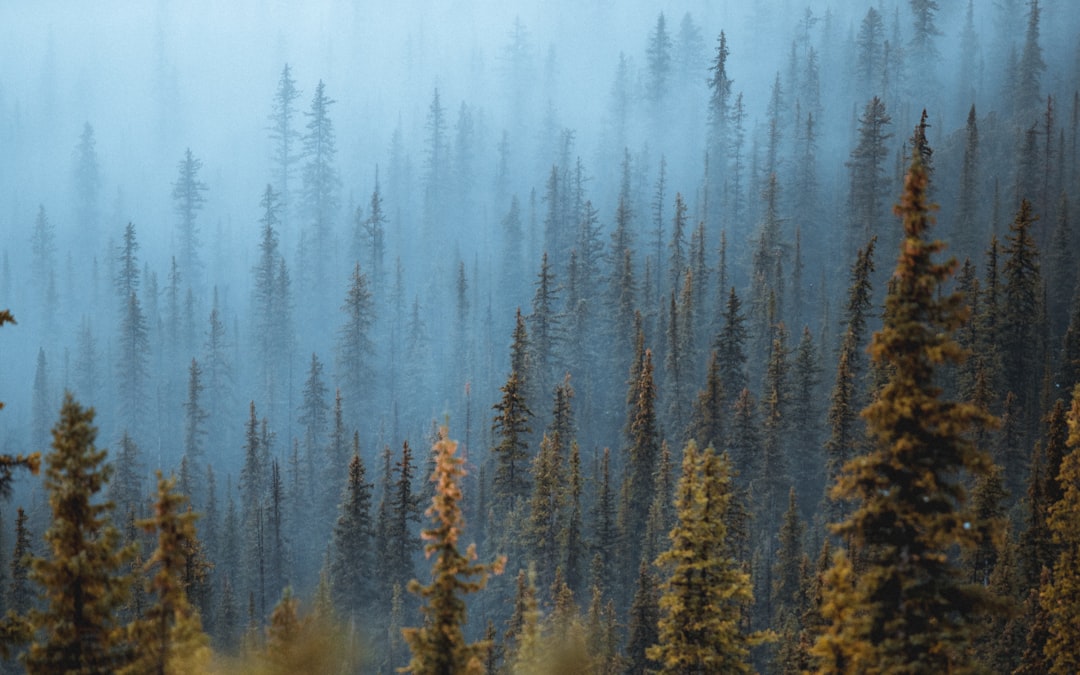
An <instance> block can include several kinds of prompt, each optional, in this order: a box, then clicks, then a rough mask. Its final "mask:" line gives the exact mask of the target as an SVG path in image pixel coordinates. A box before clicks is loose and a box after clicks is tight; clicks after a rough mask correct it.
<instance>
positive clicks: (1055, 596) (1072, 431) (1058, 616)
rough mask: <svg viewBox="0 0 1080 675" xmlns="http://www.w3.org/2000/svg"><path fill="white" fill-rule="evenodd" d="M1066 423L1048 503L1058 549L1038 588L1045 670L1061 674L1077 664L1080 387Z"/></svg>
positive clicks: (1079, 660)
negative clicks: (1055, 495) (1045, 617)
mask: <svg viewBox="0 0 1080 675" xmlns="http://www.w3.org/2000/svg"><path fill="white" fill-rule="evenodd" d="M1068 423H1069V439H1068V445H1069V453H1068V454H1067V455H1066V456H1065V458H1064V460H1063V461H1062V463H1061V471H1060V473H1059V474H1058V478H1057V482H1058V483H1059V485H1060V486H1061V488H1062V494H1061V496H1060V498H1059V499H1058V500H1057V501H1056V502H1054V503H1053V504H1052V505H1051V506H1050V518H1049V523H1048V524H1049V528H1050V532H1051V533H1052V535H1053V542H1054V543H1055V544H1056V545H1057V546H1058V549H1059V552H1058V555H1057V560H1055V561H1054V567H1053V575H1052V577H1051V582H1050V583H1049V584H1046V585H1043V586H1042V587H1041V588H1040V590H1039V602H1040V604H1041V606H1042V610H1043V611H1044V612H1046V613H1047V614H1049V626H1048V627H1047V629H1048V632H1049V638H1048V639H1047V641H1046V647H1045V654H1046V657H1047V659H1048V661H1049V665H1050V668H1049V672H1050V673H1054V674H1061V675H1065V674H1066V673H1072V672H1076V670H1077V668H1080V651H1078V648H1080V632H1078V631H1080V615H1078V612H1080V541H1078V538H1080V522H1077V519H1078V518H1080V450H1077V448H1080V388H1077V389H1075V390H1074V392H1073V399H1072V407H1071V408H1070V410H1069V415H1068Z"/></svg>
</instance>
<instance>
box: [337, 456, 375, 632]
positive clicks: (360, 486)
mask: <svg viewBox="0 0 1080 675" xmlns="http://www.w3.org/2000/svg"><path fill="white" fill-rule="evenodd" d="M359 450H360V441H359V438H358V437H357V436H356V435H354V437H353V456H352V459H350V460H349V473H348V478H347V482H346V484H345V494H344V495H343V496H342V501H341V506H340V515H339V516H338V519H337V523H335V525H334V545H333V557H332V558H331V561H330V574H331V588H332V589H333V594H334V600H335V603H334V604H335V605H336V606H337V608H338V609H339V610H340V611H341V612H342V613H343V614H344V615H345V616H351V617H353V619H354V620H362V621H364V622H366V619H365V617H364V616H363V614H362V613H363V611H364V610H365V609H366V608H368V607H369V606H370V604H371V597H370V596H371V593H372V590H373V588H372V586H373V581H374V575H373V574H372V572H373V569H372V564H373V556H372V548H371V534H372V527H371V488H372V485H371V484H370V483H367V482H365V478H366V472H365V469H364V462H363V460H362V459H360V453H359Z"/></svg>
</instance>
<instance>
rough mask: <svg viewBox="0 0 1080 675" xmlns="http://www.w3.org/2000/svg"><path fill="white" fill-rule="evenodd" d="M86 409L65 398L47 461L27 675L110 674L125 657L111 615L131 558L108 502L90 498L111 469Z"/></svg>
mask: <svg viewBox="0 0 1080 675" xmlns="http://www.w3.org/2000/svg"><path fill="white" fill-rule="evenodd" d="M93 421H94V411H93V409H84V408H83V407H82V406H81V405H79V404H78V403H77V402H76V401H75V400H74V399H73V398H72V397H71V395H70V394H68V395H66V396H65V397H64V404H63V407H62V408H61V410H60V421H59V422H57V424H56V426H55V427H53V451H52V452H51V453H49V454H48V455H47V457H46V469H45V489H46V491H47V492H48V495H49V506H50V509H51V511H52V524H51V525H50V526H49V529H48V530H46V532H45V541H46V543H47V545H48V549H49V552H48V556H47V557H39V558H34V560H33V563H32V572H31V575H30V578H31V579H32V580H33V581H34V582H35V583H37V584H38V585H39V586H40V587H41V590H42V597H43V600H44V607H43V608H42V609H35V610H31V612H30V614H29V620H30V624H31V626H33V627H35V628H36V629H37V631H36V632H35V636H34V639H33V641H32V642H31V644H30V647H29V650H28V651H27V653H26V660H25V665H26V669H27V672H29V673H57V672H80V673H103V674H104V673H112V672H115V671H116V670H118V669H120V668H122V667H123V666H124V665H126V664H127V663H128V662H129V661H130V660H131V657H132V650H131V645H130V644H129V643H128V641H127V639H126V638H125V636H124V628H123V626H121V625H118V624H117V615H118V613H119V610H120V608H121V607H123V605H124V602H125V601H126V600H127V594H128V587H129V585H130V578H129V577H127V576H126V575H124V574H123V573H122V571H121V570H122V569H123V568H124V567H125V566H126V563H127V561H128V559H129V558H130V555H131V550H130V549H121V548H120V547H119V541H120V534H119V533H118V532H117V531H116V528H114V527H113V526H112V524H111V523H110V522H109V520H108V514H109V511H110V510H111V504H110V503H108V502H103V501H101V500H100V498H98V497H97V495H99V494H100V493H101V491H102V490H103V489H104V487H105V484H106V483H107V482H108V480H109V477H110V476H111V474H112V469H111V467H109V466H108V465H106V464H104V462H105V457H106V454H107V453H106V451H105V449H98V448H97V447H96V446H95V444H94V441H95V439H96V437H97V429H96V428H95V427H94V426H93Z"/></svg>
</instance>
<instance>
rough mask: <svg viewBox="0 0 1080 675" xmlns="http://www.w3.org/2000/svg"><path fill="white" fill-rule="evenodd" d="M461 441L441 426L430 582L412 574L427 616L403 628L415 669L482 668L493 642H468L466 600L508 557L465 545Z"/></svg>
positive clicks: (428, 550)
mask: <svg viewBox="0 0 1080 675" xmlns="http://www.w3.org/2000/svg"><path fill="white" fill-rule="evenodd" d="M456 451H457V443H455V442H454V441H451V440H449V439H448V438H447V435H446V428H445V427H443V428H442V429H440V430H439V439H438V441H436V443H435V446H434V448H433V452H434V455H435V472H434V473H433V474H432V476H431V480H432V482H433V483H435V495H434V497H433V498H432V500H431V506H430V507H429V508H428V510H427V512H426V513H427V516H428V517H429V518H431V520H432V527H431V528H429V529H426V530H424V532H423V537H424V540H425V541H426V542H427V543H426V544H425V545H424V553H425V555H426V556H427V557H428V558H432V557H434V561H433V563H432V570H431V583H430V584H428V585H427V586H421V585H420V582H418V581H416V580H413V581H412V582H410V584H409V590H410V591H412V592H413V593H415V594H417V595H419V596H420V597H421V598H422V599H423V600H424V605H423V606H422V607H421V611H422V612H423V614H424V617H425V622H424V625H423V626H422V627H420V628H406V629H404V630H403V631H402V633H403V634H404V635H405V641H406V642H408V643H409V649H410V650H411V651H412V660H411V661H410V662H409V666H408V668H407V670H406V672H410V673H416V675H449V674H450V673H469V674H479V673H482V672H483V665H482V664H483V662H484V659H485V657H486V655H487V652H488V650H489V649H491V645H490V644H489V643H486V642H478V643H471V644H470V643H468V642H466V639H465V623H466V618H467V614H466V605H465V598H464V596H465V595H467V594H469V593H475V592H477V591H480V590H482V589H483V588H484V586H485V585H486V584H487V579H488V576H489V575H491V574H501V573H502V570H503V565H504V564H505V562H506V560H505V558H497V559H495V560H494V561H493V562H491V563H486V564H483V563H477V562H476V546H475V545H470V546H469V547H468V548H467V549H465V550H464V551H462V550H461V549H460V548H459V545H458V542H459V540H460V538H461V536H462V530H463V528H464V518H463V516H462V512H461V500H462V494H461V479H462V478H464V476H465V470H464V469H463V468H462V466H461V465H462V464H463V460H462V459H461V458H460V457H457V456H456V454H455V453H456Z"/></svg>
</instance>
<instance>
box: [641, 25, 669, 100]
mask: <svg viewBox="0 0 1080 675" xmlns="http://www.w3.org/2000/svg"><path fill="white" fill-rule="evenodd" d="M645 56H646V60H647V62H648V66H649V79H648V84H647V85H646V88H645V92H646V94H645V95H646V97H647V98H648V99H649V101H650V102H651V103H652V104H653V105H658V104H660V103H661V102H663V100H664V98H665V96H666V95H667V92H668V89H669V88H670V86H671V83H670V79H671V36H670V35H668V32H667V22H666V21H665V20H664V13H663V12H660V15H659V16H657V17H656V26H655V27H654V28H653V31H652V33H650V34H649V47H648V49H646V50H645Z"/></svg>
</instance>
